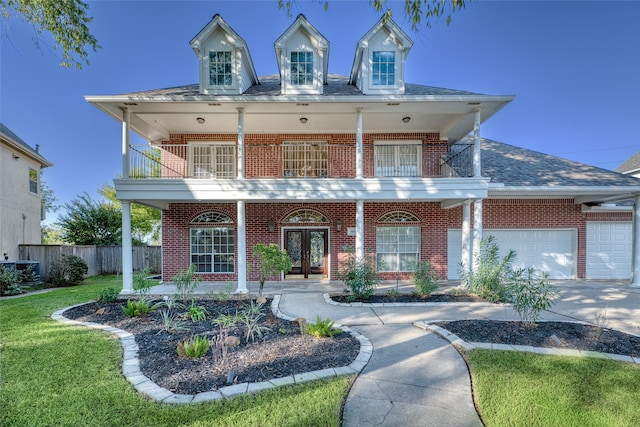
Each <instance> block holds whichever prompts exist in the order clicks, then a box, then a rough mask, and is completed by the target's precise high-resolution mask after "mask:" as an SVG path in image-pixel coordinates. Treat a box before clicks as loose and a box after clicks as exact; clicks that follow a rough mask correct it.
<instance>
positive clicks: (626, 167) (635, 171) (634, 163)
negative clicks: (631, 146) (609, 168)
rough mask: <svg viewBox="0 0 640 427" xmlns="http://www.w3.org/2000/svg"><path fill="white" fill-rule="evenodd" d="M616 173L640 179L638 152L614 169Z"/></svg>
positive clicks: (639, 154) (639, 153)
mask: <svg viewBox="0 0 640 427" xmlns="http://www.w3.org/2000/svg"><path fill="white" fill-rule="evenodd" d="M616 172H620V173H623V174H625V175H631V176H635V177H636V178H640V152H637V153H636V154H634V155H633V156H631V157H629V158H628V159H627V160H626V161H625V162H624V163H623V164H621V165H620V166H619V167H618V168H617V169H616Z"/></svg>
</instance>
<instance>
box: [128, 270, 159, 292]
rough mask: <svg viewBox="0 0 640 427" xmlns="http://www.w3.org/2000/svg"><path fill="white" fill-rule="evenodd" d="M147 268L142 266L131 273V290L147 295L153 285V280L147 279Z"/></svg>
mask: <svg viewBox="0 0 640 427" xmlns="http://www.w3.org/2000/svg"><path fill="white" fill-rule="evenodd" d="M150 274H151V273H150V272H149V269H148V268H143V269H142V270H138V271H136V272H135V273H133V290H134V291H136V292H137V293H139V294H142V295H147V294H148V293H149V291H150V290H151V288H152V287H153V285H154V281H153V280H151V279H149V275H150Z"/></svg>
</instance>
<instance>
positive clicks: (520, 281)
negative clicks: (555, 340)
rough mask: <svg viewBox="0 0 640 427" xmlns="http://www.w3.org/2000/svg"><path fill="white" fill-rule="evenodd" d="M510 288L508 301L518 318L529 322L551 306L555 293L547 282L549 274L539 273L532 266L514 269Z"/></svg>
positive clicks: (533, 321)
mask: <svg viewBox="0 0 640 427" xmlns="http://www.w3.org/2000/svg"><path fill="white" fill-rule="evenodd" d="M510 288H511V289H510V290H511V296H510V301H509V302H511V303H512V304H513V308H514V310H515V311H516V312H518V315H519V316H520V320H522V321H526V322H529V323H535V322H537V321H538V316H539V315H540V312H541V311H542V310H548V309H549V308H551V306H552V305H553V304H554V298H555V296H556V295H557V291H556V290H555V288H554V287H553V286H552V285H551V283H550V282H549V274H548V273H546V272H545V273H540V272H538V271H536V270H535V269H534V268H527V269H519V270H515V271H514V272H513V276H512V283H511V285H510Z"/></svg>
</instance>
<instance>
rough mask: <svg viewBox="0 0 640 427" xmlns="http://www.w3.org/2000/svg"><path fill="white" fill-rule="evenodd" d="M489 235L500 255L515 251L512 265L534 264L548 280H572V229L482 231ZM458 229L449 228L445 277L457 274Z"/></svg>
mask: <svg viewBox="0 0 640 427" xmlns="http://www.w3.org/2000/svg"><path fill="white" fill-rule="evenodd" d="M489 235H492V236H494V237H495V239H496V243H497V244H498V246H499V247H500V251H501V254H502V255H505V254H506V253H507V252H508V251H509V250H510V249H513V250H515V251H516V254H517V257H516V261H515V262H514V264H513V266H514V267H516V268H528V267H534V268H536V269H537V270H540V271H547V272H549V277H550V278H551V279H573V278H575V277H576V268H575V264H576V231H575V230H557V229H544V230H543V229H540V230H490V229H485V230H484V231H483V237H484V238H486V237H487V236H489ZM461 241H462V231H461V230H459V229H457V230H456V229H452V230H449V234H448V245H447V246H448V252H447V253H448V259H449V278H450V279H452V280H455V279H458V278H459V277H460V272H459V268H460V267H459V264H460V259H461V256H462V255H461V253H462V244H461Z"/></svg>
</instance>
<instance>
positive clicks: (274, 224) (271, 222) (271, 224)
mask: <svg viewBox="0 0 640 427" xmlns="http://www.w3.org/2000/svg"><path fill="white" fill-rule="evenodd" d="M268 227H269V231H274V230H275V229H276V223H275V221H274V220H272V219H270V220H269V224H268Z"/></svg>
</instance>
